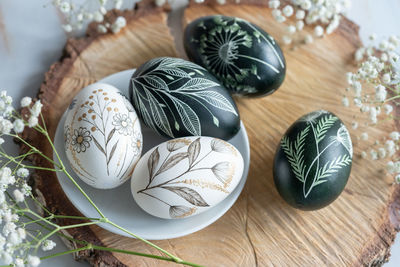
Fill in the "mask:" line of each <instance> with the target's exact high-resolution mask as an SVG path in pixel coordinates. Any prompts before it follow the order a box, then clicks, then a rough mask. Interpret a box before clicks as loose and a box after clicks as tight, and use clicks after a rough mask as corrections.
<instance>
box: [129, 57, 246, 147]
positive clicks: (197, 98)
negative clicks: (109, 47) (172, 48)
mask: <svg viewBox="0 0 400 267" xmlns="http://www.w3.org/2000/svg"><path fill="white" fill-rule="evenodd" d="M129 92H130V99H131V102H132V103H133V106H134V107H135V109H136V111H137V113H138V115H139V117H140V118H141V120H142V121H143V122H144V123H145V124H146V125H147V126H149V127H151V128H152V129H154V130H155V131H157V132H158V133H159V134H161V135H163V136H167V137H171V138H176V137H183V136H201V135H205V136H212V137H217V138H221V139H225V140H227V139H229V138H231V137H233V136H234V135H235V134H236V133H237V132H238V131H239V128H240V118H239V113H238V110H237V108H236V105H235V103H234V101H233V100H232V98H231V96H230V94H229V92H228V91H227V90H226V89H225V88H224V87H223V86H221V84H220V83H219V81H218V80H217V79H215V77H214V76H212V75H211V74H209V73H208V71H207V70H205V69H204V68H203V67H201V66H199V65H197V64H194V63H192V62H189V61H186V60H183V59H179V58H171V57H162V58H155V59H152V60H150V61H148V62H146V63H144V64H143V65H142V66H140V67H139V68H138V69H137V70H136V72H135V73H134V74H133V76H132V78H131V81H130V89H129Z"/></svg>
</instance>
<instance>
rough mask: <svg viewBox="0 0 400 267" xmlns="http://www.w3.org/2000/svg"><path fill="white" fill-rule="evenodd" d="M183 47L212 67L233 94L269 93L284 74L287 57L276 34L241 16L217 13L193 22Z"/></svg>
mask: <svg viewBox="0 0 400 267" xmlns="http://www.w3.org/2000/svg"><path fill="white" fill-rule="evenodd" d="M184 47H185V50H186V53H187V55H188V57H189V59H190V60H192V61H193V62H195V63H197V64H200V65H202V66H203V67H205V68H206V69H207V70H209V71H210V72H211V73H212V74H213V75H215V77H217V78H218V79H219V80H220V81H221V82H222V83H223V84H224V86H225V87H226V88H227V89H229V90H230V91H231V93H233V94H237V95H246V96H263V95H268V94H271V93H273V92H274V91H275V90H277V89H278V88H279V86H280V85H281V84H282V82H283V80H284V78H285V73H286V63H285V58H284V56H283V53H282V51H281V49H280V47H279V45H278V44H277V43H276V42H275V40H274V38H272V37H271V36H270V35H269V34H268V33H266V32H265V31H263V30H262V29H261V28H259V27H258V26H256V25H254V24H252V23H250V22H248V21H246V20H243V19H240V18H235V17H226V16H221V15H217V16H207V17H201V18H199V19H197V20H195V21H193V22H191V23H190V24H189V25H188V26H187V27H186V29H185V33H184Z"/></svg>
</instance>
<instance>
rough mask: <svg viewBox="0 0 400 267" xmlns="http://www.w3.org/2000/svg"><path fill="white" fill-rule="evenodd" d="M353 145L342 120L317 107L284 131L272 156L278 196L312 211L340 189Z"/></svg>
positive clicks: (345, 175) (325, 203) (330, 199)
mask: <svg viewBox="0 0 400 267" xmlns="http://www.w3.org/2000/svg"><path fill="white" fill-rule="evenodd" d="M352 156H353V146H352V142H351V138H350V134H349V132H348V130H347V128H346V126H345V125H344V124H343V122H342V121H341V120H340V119H339V118H338V117H337V116H335V115H334V114H332V113H330V112H328V111H324V110H319V111H314V112H311V113H309V114H307V115H304V116H303V117H301V118H300V119H298V120H297V121H296V122H294V123H293V124H292V126H291V127H290V128H289V129H288V130H287V132H286V133H285V135H284V136H283V137H282V139H281V141H280V143H279V146H278V148H277V151H276V154H275V159H274V169H273V173H274V182H275V186H276V188H277V190H278V192H279V194H280V195H281V196H282V198H283V199H284V200H285V201H286V202H287V203H288V204H289V205H291V206H293V207H295V208H298V209H302V210H316V209H320V208H323V207H325V206H327V205H329V204H330V203H331V202H333V201H334V200H335V199H336V198H337V197H338V196H339V195H340V193H341V192H342V191H343V189H344V187H345V185H346V183H347V181H348V178H349V175H350V170H351V165H352Z"/></svg>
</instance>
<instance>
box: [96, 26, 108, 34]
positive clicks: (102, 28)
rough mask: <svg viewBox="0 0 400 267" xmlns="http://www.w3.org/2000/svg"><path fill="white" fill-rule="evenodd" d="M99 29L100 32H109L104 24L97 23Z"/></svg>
mask: <svg viewBox="0 0 400 267" xmlns="http://www.w3.org/2000/svg"><path fill="white" fill-rule="evenodd" d="M97 31H98V32H99V33H106V32H107V28H106V27H105V26H104V25H102V24H99V25H97Z"/></svg>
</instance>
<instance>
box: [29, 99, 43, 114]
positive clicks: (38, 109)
mask: <svg viewBox="0 0 400 267" xmlns="http://www.w3.org/2000/svg"><path fill="white" fill-rule="evenodd" d="M42 107H43V104H42V103H41V102H40V100H38V101H36V102H35V104H33V106H32V108H31V110H30V111H31V115H32V116H34V117H37V116H39V115H40V112H41V111H42Z"/></svg>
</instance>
